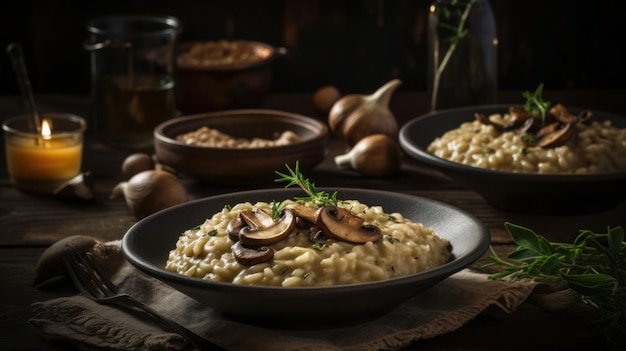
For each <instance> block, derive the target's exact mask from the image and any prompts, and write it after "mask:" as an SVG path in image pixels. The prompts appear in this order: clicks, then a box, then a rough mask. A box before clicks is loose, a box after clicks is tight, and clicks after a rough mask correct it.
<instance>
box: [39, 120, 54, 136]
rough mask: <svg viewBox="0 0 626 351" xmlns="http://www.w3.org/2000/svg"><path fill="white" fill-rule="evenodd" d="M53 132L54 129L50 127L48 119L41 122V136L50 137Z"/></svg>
mask: <svg viewBox="0 0 626 351" xmlns="http://www.w3.org/2000/svg"><path fill="white" fill-rule="evenodd" d="M51 134H52V130H51V129H50V122H49V121H48V120H47V119H44V120H43V121H42V122H41V136H43V138H44V139H50V135H51Z"/></svg>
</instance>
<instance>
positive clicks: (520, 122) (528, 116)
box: [504, 106, 537, 130]
mask: <svg viewBox="0 0 626 351" xmlns="http://www.w3.org/2000/svg"><path fill="white" fill-rule="evenodd" d="M509 114H510V115H511V121H510V122H509V123H507V124H506V125H504V130H515V129H518V128H523V127H524V126H526V128H528V126H531V125H532V124H533V123H534V121H536V120H537V118H536V116H535V115H533V114H532V113H529V112H527V111H526V110H524V107H523V106H510V107H509Z"/></svg>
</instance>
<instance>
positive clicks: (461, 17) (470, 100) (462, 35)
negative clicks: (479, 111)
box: [428, 0, 498, 111]
mask: <svg viewBox="0 0 626 351" xmlns="http://www.w3.org/2000/svg"><path fill="white" fill-rule="evenodd" d="M497 46H498V38H497V35H496V21H495V18H494V15H493V11H492V9H491V5H490V4H489V0H437V1H435V2H434V3H433V4H432V5H431V6H430V11H429V17H428V55H429V56H428V96H429V98H430V109H431V110H432V111H434V110H440V109H445V108H453V107H460V106H469V105H480V104H492V103H495V102H496V94H497V90H498V61H497Z"/></svg>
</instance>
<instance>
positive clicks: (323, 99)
mask: <svg viewBox="0 0 626 351" xmlns="http://www.w3.org/2000/svg"><path fill="white" fill-rule="evenodd" d="M340 97H341V92H339V89H337V88H336V87H334V86H332V85H326V86H323V87H321V88H319V89H318V90H317V91H316V92H315V93H314V94H313V107H314V108H315V110H317V112H320V113H323V114H328V112H330V109H331V108H332V107H333V105H334V104H335V102H337V100H339V98H340Z"/></svg>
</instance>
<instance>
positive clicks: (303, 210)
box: [288, 203, 317, 224]
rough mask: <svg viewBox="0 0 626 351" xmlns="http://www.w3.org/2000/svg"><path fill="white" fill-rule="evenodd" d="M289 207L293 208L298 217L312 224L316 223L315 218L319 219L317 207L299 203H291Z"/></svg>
mask: <svg viewBox="0 0 626 351" xmlns="http://www.w3.org/2000/svg"><path fill="white" fill-rule="evenodd" d="M288 208H289V209H290V210H292V211H293V212H294V213H295V215H296V216H297V217H298V218H300V219H303V220H305V221H307V222H309V223H311V224H313V223H315V220H316V219H317V208H313V207H309V206H306V205H303V204H298V203H296V204H292V205H289V207H288Z"/></svg>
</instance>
